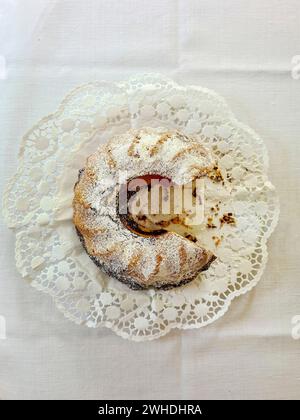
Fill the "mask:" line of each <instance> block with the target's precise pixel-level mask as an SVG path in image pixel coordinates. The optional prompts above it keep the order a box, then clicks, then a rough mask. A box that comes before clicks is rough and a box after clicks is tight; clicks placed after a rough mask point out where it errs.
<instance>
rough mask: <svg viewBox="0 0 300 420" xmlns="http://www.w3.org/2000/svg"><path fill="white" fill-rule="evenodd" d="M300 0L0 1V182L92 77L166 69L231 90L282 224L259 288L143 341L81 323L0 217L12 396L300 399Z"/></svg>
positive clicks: (1, 355)
mask: <svg viewBox="0 0 300 420" xmlns="http://www.w3.org/2000/svg"><path fill="white" fill-rule="evenodd" d="M299 39H300V4H299V1H298V0H285V1H284V2H282V1H278V0H255V1H249V0H226V1H222V0H198V1H197V0H194V1H192V0H181V1H180V0H178V1H174V0H173V1H172V0H169V1H168V0H151V1H149V0H139V1H137V0H122V1H117V0H109V1H104V0H98V1H96V0H84V1H83V0H64V1H55V0H49V1H47V0H43V1H42V0H26V1H21V0H0V56H2V60H0V63H1V62H2V66H3V61H4V59H3V57H5V60H6V65H7V68H6V73H7V74H6V76H7V77H6V78H4V74H3V73H4V69H3V67H2V73H1V71H0V75H1V74H2V80H0V112H1V119H0V128H1V130H0V133H1V134H0V147H1V149H0V156H1V174H0V182H1V188H3V185H4V184H5V183H6V181H7V180H8V178H9V177H10V176H11V175H12V174H13V173H14V171H15V169H16V166H17V152H18V144H19V141H20V138H21V136H22V134H24V132H25V131H26V130H27V129H29V128H30V127H31V126H32V125H33V124H34V123H35V122H36V121H37V120H38V119H39V118H41V117H43V116H44V115H46V114H48V113H51V112H52V111H54V110H56V108H57V106H58V104H59V102H60V100H61V99H62V97H63V96H64V95H65V94H66V93H67V92H68V91H69V90H70V89H71V88H73V87H75V86H76V85H78V84H81V83H83V82H87V81H91V80H96V79H108V80H121V79H124V78H126V77H127V76H129V75H131V74H133V73H137V72H143V71H147V72H148V71H155V72H161V73H163V74H165V75H167V76H171V77H172V78H174V79H175V80H176V81H178V82H180V83H183V84H188V83H191V84H200V85H202V86H206V87H208V88H212V89H214V90H216V91H217V92H219V93H221V94H222V95H223V96H225V98H226V99H227V101H228V102H229V104H230V105H231V107H232V109H233V111H234V112H235V114H236V115H237V117H238V118H239V119H240V120H242V121H243V122H245V123H247V124H249V125H250V126H251V127H253V128H254V129H255V130H256V131H257V132H258V133H259V134H260V135H261V136H262V137H263V138H264V139H265V142H266V143H267V146H268V148H269V153H270V162H271V165H270V178H271V180H272V182H273V183H274V184H275V185H276V187H277V189H278V193H279V195H280V199H281V205H282V210H281V213H282V214H281V219H280V223H279V226H278V228H277V230H276V232H275V234H274V235H273V236H272V238H271V240H270V243H269V251H270V258H269V263H268V267H267V270H266V272H265V274H264V276H263V278H262V280H261V281H260V283H259V285H258V286H257V287H256V288H255V289H254V290H253V291H252V292H250V293H248V294H247V295H245V296H242V297H240V298H238V299H236V300H235V301H234V302H233V304H232V305H231V308H230V310H229V312H228V313H227V314H226V315H225V316H224V317H223V318H221V319H220V320H219V321H217V322H215V323H214V324H212V325H211V326H208V327H205V328H204V329H200V330H191V331H178V330H175V331H173V332H172V333H170V334H169V335H167V336H166V337H164V338H162V339H159V340H155V341H153V342H148V343H134V342H129V341H125V340H123V339H121V338H119V337H117V336H116V335H115V334H114V333H112V332H111V331H109V330H106V329H97V330H89V329H87V328H84V327H79V326H76V325H73V324H72V323H71V322H69V321H67V320H66V319H64V317H63V315H61V313H59V312H58V311H57V310H56V308H55V306H54V304H53V302H52V301H51V299H50V297H48V296H46V295H43V294H40V293H38V292H37V291H36V290H34V289H32V288H30V287H29V286H28V285H27V284H26V283H25V282H24V281H23V280H22V279H21V278H20V276H19V274H18V273H17V271H16V268H15V264H14V235H13V233H12V232H10V231H8V230H7V228H6V226H4V225H3V223H2V222H1V234H0V241H1V243H0V247H1V271H0V288H1V293H0V315H2V316H5V318H6V322H7V338H6V340H2V339H0V398H2V399H16V398H21V399H32V398H38V399H41V398H46V399H60V398H70V399H104V398H111V399H130V398H171V399H185V398H196V399H205V398H208V399H212V398H222V399H231V398H233V399H240V398H246V399H250V398H256V399H260V398H261V399H262V398H264V399H265V398H267V399H270V398H278V399H288V398H297V399H298V398H299V397H300V357H299V356H300V340H294V339H293V338H292V336H291V330H292V324H291V319H292V317H293V316H295V315H300V283H299V281H300V263H299V261H300V258H299V241H300V238H299V219H298V218H299V215H300V201H299V194H300V188H299V177H300V163H299V156H300V138H299V133H300V79H298V80H297V79H293V78H292V76H291V59H292V57H293V56H295V55H299V54H300V44H299Z"/></svg>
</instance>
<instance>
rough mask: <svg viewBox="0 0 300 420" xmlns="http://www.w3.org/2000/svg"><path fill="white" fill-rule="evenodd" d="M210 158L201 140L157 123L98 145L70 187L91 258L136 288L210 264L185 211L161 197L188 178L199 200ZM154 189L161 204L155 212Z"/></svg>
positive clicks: (190, 275) (169, 283) (182, 278)
mask: <svg viewBox="0 0 300 420" xmlns="http://www.w3.org/2000/svg"><path fill="white" fill-rule="evenodd" d="M214 164H215V162H214V159H213V157H212V155H211V154H210V152H209V151H208V150H207V149H206V148H204V147H203V146H202V145H201V144H200V143H199V140H197V139H195V138H193V137H191V136H187V135H185V134H182V133H180V132H178V131H166V130H165V129H162V128H155V129H153V128H142V129H139V130H129V131H128V132H126V133H125V134H121V135H117V136H115V137H113V138H112V139H111V140H110V141H108V142H107V143H106V144H105V145H101V146H100V147H99V148H98V149H97V150H96V152H94V153H93V154H92V155H91V156H89V157H88V158H87V161H86V165H85V167H84V168H83V169H81V170H80V172H79V177H78V181H77V183H76V184H75V187H74V200H73V210H74V213H73V222H74V225H75V227H76V230H77V233H78V235H79V238H80V240H81V241H82V244H83V246H84V248H85V250H86V252H87V253H88V255H89V256H90V258H91V259H92V260H93V261H94V262H95V264H97V265H98V266H99V267H100V268H101V269H102V270H103V271H104V272H106V273H107V274H109V275H111V276H113V277H115V278H116V279H118V280H119V281H121V282H123V283H126V284H127V285H128V286H129V287H131V288H133V289H146V288H149V287H155V288H163V289H168V288H171V287H175V286H179V285H182V284H185V283H187V282H189V281H191V280H193V279H194V278H195V277H196V276H197V274H198V273H199V272H201V271H204V270H206V269H208V267H209V266H210V264H211V262H212V261H213V260H214V259H215V256H214V255H213V254H212V252H210V251H209V250H206V249H204V248H203V247H202V246H200V244H199V243H198V242H197V239H196V238H195V237H194V236H193V235H192V229H191V228H190V226H189V224H188V223H187V220H188V218H190V217H191V214H190V213H189V211H185V210H184V211H182V212H181V213H177V212H176V209H175V207H174V205H173V207H170V211H169V212H168V213H163V212H162V211H161V204H162V201H163V200H164V197H167V196H168V195H169V197H175V195H176V189H178V188H181V187H182V186H184V185H188V184H190V188H191V189H192V195H193V197H194V198H193V199H194V200H198V201H199V202H200V203H201V196H199V197H198V192H197V191H196V189H195V182H196V181H197V180H198V179H203V178H204V177H205V176H206V175H207V174H208V173H209V172H210V171H211V170H212V169H213V167H214ZM162 181H165V185H164V184H163V182H162ZM155 193H157V194H158V196H159V197H160V201H159V211H157V212H156V213H155V214H152V213H151V212H150V211H149V198H150V195H151V194H152V195H153V196H154V195H155ZM149 194H150V195H149ZM173 201H174V200H173ZM124 203H125V204H124ZM145 203H146V204H145ZM133 208H135V210H137V211H135V212H134V211H133V210H132V209H133Z"/></svg>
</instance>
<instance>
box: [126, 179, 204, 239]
mask: <svg viewBox="0 0 300 420" xmlns="http://www.w3.org/2000/svg"><path fill="white" fill-rule="evenodd" d="M202 192H203V191H202V190H201V191H200V194H198V189H197V185H196V180H194V181H192V182H190V183H189V184H185V185H177V184H175V183H173V182H172V180H171V179H170V178H168V177H164V176H162V175H157V174H146V175H143V176H139V177H136V178H133V179H131V180H129V181H128V182H127V183H126V184H123V185H121V187H120V190H119V197H118V205H119V216H120V219H121V221H122V222H123V223H124V225H125V226H126V227H127V228H128V229H129V230H131V231H133V232H134V233H136V234H139V235H142V236H158V235H162V234H164V233H166V232H168V231H169V232H175V233H177V234H179V235H181V236H183V237H185V238H187V239H189V240H191V241H193V242H197V239H196V237H195V231H194V228H195V226H194V223H193V224H191V223H190V222H191V220H192V217H194V216H195V213H197V211H198V212H199V209H200V211H201V208H202V207H203V197H202V196H201V193H202ZM187 204H188V205H187Z"/></svg>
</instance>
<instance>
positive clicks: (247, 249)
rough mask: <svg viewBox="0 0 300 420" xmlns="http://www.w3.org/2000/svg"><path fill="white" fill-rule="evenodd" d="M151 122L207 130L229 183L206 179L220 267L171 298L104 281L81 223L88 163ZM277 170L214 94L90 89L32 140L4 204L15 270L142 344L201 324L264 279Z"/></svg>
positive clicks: (156, 83)
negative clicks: (272, 173) (77, 198)
mask: <svg viewBox="0 0 300 420" xmlns="http://www.w3.org/2000/svg"><path fill="white" fill-rule="evenodd" d="M143 126H150V127H158V126H159V127H165V128H167V129H179V130H180V131H182V132H184V133H187V134H194V135H197V137H198V138H199V141H200V142H202V143H204V144H205V145H206V146H207V147H209V148H210V149H211V150H212V151H213V153H214V154H215V155H216V157H217V159H218V162H219V167H220V169H221V171H222V175H223V178H224V179H225V183H224V185H220V184H214V183H212V182H211V183H209V182H208V183H207V184H206V210H205V217H206V219H205V220H206V223H204V224H203V226H201V227H200V228H199V230H198V232H197V236H198V238H199V240H200V241H201V243H202V245H203V246H204V247H206V248H208V249H211V250H212V251H213V252H214V253H215V255H216V256H217V260H216V261H215V262H214V263H213V264H212V266H211V267H210V269H209V270H208V271H207V272H205V273H201V274H200V275H199V277H198V278H197V279H196V280H194V281H193V282H191V283H190V284H188V285H186V286H182V287H180V288H177V289H172V290H168V291H156V290H148V291H147V290H146V291H133V290H130V289H129V288H127V287H126V286H124V285H122V284H120V283H119V282H118V281H116V280H114V279H112V278H109V277H108V276H106V275H105V274H103V273H102V272H101V271H100V270H99V269H97V267H95V266H94V264H93V262H92V261H91V260H90V259H89V257H88V256H87V255H86V254H85V252H84V250H83V248H82V246H81V244H80V242H79V239H78V237H77V235H76V233H75V230H74V227H73V224H72V220H71V218H72V207H71V205H72V197H73V185H74V183H75V181H76V179H77V173H78V169H80V168H81V167H82V166H83V165H84V161H85V158H86V156H88V155H89V154H90V153H91V152H93V151H94V150H95V149H96V148H97V145H98V144H99V142H105V141H106V140H108V139H109V138H110V137H111V136H112V135H114V134H116V133H122V132H124V131H126V130H128V129H129V128H139V127H143ZM267 170H268V154H267V150H266V148H265V145H264V143H263V141H262V140H261V139H260V138H259V137H258V136H257V135H256V134H255V133H254V132H253V131H252V130H251V129H250V128H248V127H246V126H245V125H243V124H241V123H240V122H238V121H237V120H236V119H235V117H234V116H233V114H232V112H231V111H230V109H229V108H228V106H227V105H226V103H225V101H224V100H223V99H222V98H221V97H220V96H218V95H217V94H215V93H214V92H212V91H210V90H207V89H204V88H200V87H198V86H187V87H183V86H179V85H177V84H176V83H174V82H173V81H172V80H170V79H167V78H165V77H162V76H160V75H152V74H150V75H141V76H135V77H133V78H131V79H129V80H128V81H124V82H119V83H108V82H99V83H90V84H87V85H84V86H81V87H79V88H76V89H75V90H73V91H72V92H71V93H70V94H69V95H68V96H67V97H66V98H65V99H64V100H63V102H62V104H61V106H60V107H59V109H58V111H57V112H56V113H54V114H52V115H49V116H48V117H46V118H44V119H43V120H41V121H40V122H39V123H38V124H37V125H35V126H34V127H33V128H32V129H31V130H30V131H29V132H28V133H27V134H26V135H25V137H24V139H23V141H22V144H21V150H20V157H19V167H18V170H17V173H16V175H15V176H14V177H13V178H12V180H11V181H10V183H9V185H8V186H7V188H6V191H5V193H4V199H3V213H4V216H5V219H6V221H7V224H8V226H9V227H10V228H12V229H14V231H15V232H16V265H17V268H18V270H19V271H20V273H21V275H22V276H23V277H24V278H26V279H28V280H29V281H30V283H31V285H32V286H33V287H35V288H37V289H38V290H41V291H44V292H46V293H48V294H50V295H51V296H52V297H53V298H54V300H55V302H56V304H57V306H58V308H59V309H60V310H61V311H62V312H63V313H64V315H65V316H66V317H67V318H69V319H70V320H73V321H74V322H76V323H77V324H84V325H86V326H88V327H98V326H106V327H108V328H111V329H112V330H113V331H115V332H116V333H117V334H118V335H120V336H122V337H123V338H128V339H132V340H136V341H143V340H151V339H155V338H158V337H160V336H162V335H164V334H166V333H167V332H168V331H170V330H171V329H172V328H185V329H187V328H199V327H202V326H204V325H207V324H209V323H211V322H213V321H215V320H216V319H218V318H219V317H220V316H222V315H223V314H224V313H225V312H226V311H227V309H228V307H229V305H230V302H231V300H232V299H233V298H234V297H236V296H238V295H240V294H243V293H245V292H247V291H249V290H250V289H251V288H252V287H254V286H255V285H256V284H257V282H258V281H259V279H260V277H261V275H262V273H263V270H264V268H265V265H266V261H267V244H266V242H267V239H268V238H269V236H270V234H271V233H272V231H273V230H274V228H275V226H276V224H277V221H278V217H279V203H278V199H277V196H276V193H275V190H274V187H273V185H272V184H271V182H270V181H269V180H268V177H267Z"/></svg>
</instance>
